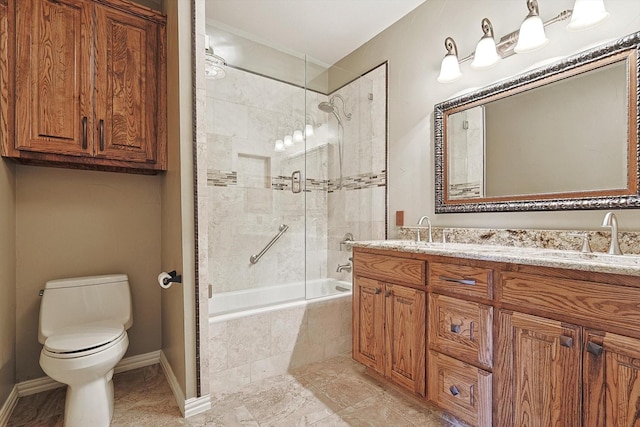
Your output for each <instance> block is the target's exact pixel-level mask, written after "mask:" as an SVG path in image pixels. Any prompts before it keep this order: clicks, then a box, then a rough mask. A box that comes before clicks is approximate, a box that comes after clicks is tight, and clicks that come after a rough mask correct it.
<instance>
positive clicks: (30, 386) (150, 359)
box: [0, 350, 160, 425]
mask: <svg viewBox="0 0 640 427" xmlns="http://www.w3.org/2000/svg"><path fill="white" fill-rule="evenodd" d="M159 362H160V350H156V351H152V352H150V353H145V354H138V355H136V356H131V357H125V358H124V359H122V360H121V361H120V362H119V363H118V364H117V365H116V368H115V370H114V371H115V373H116V374H119V373H121V372H126V371H131V370H133V369H138V368H144V367H145V366H151V365H155V364H156V363H159ZM64 386H65V385H64V384H62V383H59V382H57V381H54V380H52V379H51V378H49V377H42V378H36V379H35V380H28V381H22V382H19V383H18V384H16V388H17V390H18V397H24V396H30V395H32V394H36V393H41V392H43V391H47V390H53V389H54V388H58V387H64ZM0 425H1V424H0Z"/></svg>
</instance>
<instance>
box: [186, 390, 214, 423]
mask: <svg viewBox="0 0 640 427" xmlns="http://www.w3.org/2000/svg"><path fill="white" fill-rule="evenodd" d="M209 409H211V396H210V395H208V394H207V395H206V396H201V397H194V398H192V399H189V400H187V401H186V402H185V403H184V417H185V418H189V417H193V416H194V415H198V414H201V413H203V412H207V411H208V410H209Z"/></svg>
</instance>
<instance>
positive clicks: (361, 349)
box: [353, 257, 426, 396]
mask: <svg viewBox="0 0 640 427" xmlns="http://www.w3.org/2000/svg"><path fill="white" fill-rule="evenodd" d="M365 258H366V259H368V260H372V261H374V263H375V264H377V263H378V262H379V261H380V262H383V263H385V262H386V263H390V265H393V266H395V267H396V268H398V269H399V270H403V271H404V268H403V262H404V260H398V261H397V263H394V260H393V259H390V258H389V257H386V258H380V259H373V258H367V257H365ZM356 259H357V258H356ZM354 264H355V265H358V261H356V262H355V263H354ZM418 264H419V263H418ZM422 264H424V263H422ZM408 265H409V266H412V267H416V264H415V263H412V262H411V260H409V262H408V263H405V264H404V266H405V267H406V266H408ZM417 267H418V268H420V267H419V265H418V266H417ZM361 268H362V264H360V269H361ZM365 274H367V271H365ZM369 274H370V275H372V276H374V278H371V277H364V276H361V275H358V271H356V274H355V275H354V286H353V300H354V305H353V307H354V311H353V358H354V359H355V360H356V361H358V362H360V363H362V364H364V365H365V366H367V367H369V368H371V369H372V370H373V371H375V372H377V373H378V374H380V375H384V376H385V377H387V378H389V379H390V380H392V381H394V382H395V383H397V384H399V385H401V386H402V387H404V388H406V389H408V390H410V391H411V392H413V393H416V394H418V395H420V396H424V394H425V344H426V343H425V328H426V319H425V315H426V299H425V298H426V297H425V291H424V290H420V289H415V288H413V287H409V286H403V285H399V284H395V283H390V282H387V281H383V280H378V279H376V278H375V276H376V273H375V271H374V272H373V274H371V271H369ZM383 276H384V274H383Z"/></svg>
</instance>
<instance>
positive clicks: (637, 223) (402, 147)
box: [330, 0, 640, 236]
mask: <svg viewBox="0 0 640 427" xmlns="http://www.w3.org/2000/svg"><path fill="white" fill-rule="evenodd" d="M538 3H539V6H540V14H541V17H542V19H543V20H548V19H550V18H552V17H553V16H555V15H557V14H558V13H559V12H561V11H562V10H565V9H571V8H572V7H573V3H574V2H573V0H539V2H538ZM606 6H607V9H608V11H609V12H610V14H611V16H610V18H609V19H608V20H607V21H605V22H604V23H602V24H601V25H600V26H598V27H596V28H594V29H591V30H585V31H580V32H569V31H567V30H566V29H565V24H564V23H558V24H554V25H552V26H550V27H547V36H548V37H549V39H550V40H551V41H550V43H549V44H548V45H547V47H545V48H544V49H541V50H539V51H536V52H532V53H528V54H522V55H515V56H513V57H510V58H507V59H505V60H503V61H502V62H501V63H499V64H497V65H496V66H495V67H493V68H491V69H488V70H483V71H473V70H471V69H470V67H469V63H468V62H467V63H465V64H463V65H462V66H461V68H462V72H463V73H464V76H463V78H462V79H461V80H459V81H456V82H454V83H449V84H439V83H437V82H436V77H437V76H438V72H439V68H440V61H441V60H442V58H443V56H444V54H445V49H444V39H445V37H447V36H451V37H453V38H454V39H455V41H456V43H457V45H458V52H459V53H460V56H461V57H463V56H466V55H468V54H469V53H471V52H472V51H473V49H475V45H476V43H477V42H478V40H479V38H480V36H481V31H480V21H481V20H482V18H484V17H488V18H489V19H490V20H491V22H492V23H493V27H494V30H495V34H496V36H497V37H501V36H502V35H504V34H507V33H509V32H511V31H514V30H516V29H517V28H518V26H519V25H520V23H521V22H522V20H523V19H524V17H525V15H526V12H527V10H526V7H525V2H524V1H522V2H521V1H505V0H473V1H471V0H467V1H462V0H459V1H447V0H428V1H427V2H425V3H424V4H422V5H421V6H419V7H418V8H417V9H416V10H414V11H413V12H412V13H410V14H409V15H407V16H406V17H405V18H403V19H402V20H400V21H398V22H397V23H396V24H394V25H392V26H391V27H389V28H388V29H387V30H385V31H384V32H383V33H381V34H379V35H378V36H376V37H375V38H374V39H372V40H370V41H369V42H367V43H366V44H364V45H363V46H362V47H360V48H359V49H357V50H356V51H355V52H353V53H352V54H350V55H349V56H347V57H346V58H344V59H343V60H341V61H339V62H338V63H337V64H336V65H337V66H338V67H340V68H343V69H347V70H351V71H353V72H358V71H360V72H362V71H366V70H369V69H371V68H372V67H374V66H376V65H378V64H380V63H382V62H383V61H385V60H389V136H390V138H389V156H390V158H389V163H390V167H389V203H390V206H389V214H390V218H394V212H395V211H397V210H404V211H405V223H406V224H411V223H415V222H416V221H417V220H418V218H419V217H420V216H421V215H425V214H426V215H429V216H430V217H431V219H432V220H433V222H434V224H435V225H439V226H451V227H455V226H466V227H497V228H506V227H528V228H552V229H556V228H560V229H563V228H565V229H567V228H568V229H575V228H585V229H596V228H598V226H599V225H600V223H601V221H602V216H603V215H604V212H602V211H572V212H516V213H483V214H440V215H435V214H434V187H435V185H434V166H433V164H434V160H433V106H434V105H435V104H436V103H438V102H441V101H443V100H445V99H447V98H450V97H452V96H454V95H456V94H458V93H460V92H462V91H468V90H470V89H472V88H479V87H482V86H486V85H488V84H490V83H492V82H495V81H498V80H501V79H504V78H507V77H511V76H513V75H516V74H519V73H522V72H523V71H525V70H526V69H528V68H530V67H532V66H534V65H535V64H538V63H540V62H542V61H546V60H549V59H551V58H554V57H561V56H566V55H570V54H573V53H575V52H577V51H579V50H583V49H584V48H586V47H588V46H590V45H593V44H595V43H600V42H603V41H606V40H609V39H612V38H617V37H620V36H624V35H627V34H629V33H632V32H635V31H638V30H639V29H640V28H639V26H638V22H639V19H640V2H638V1H635V0H608V1H607V2H606ZM330 83H331V86H332V87H337V86H340V85H341V84H342V83H343V81H342V80H341V78H340V73H336V75H334V76H333V77H332V81H331V82H330ZM617 214H618V219H619V222H620V227H621V228H622V229H626V230H640V211H639V210H622V211H620V212H618V213H617ZM389 226H390V236H394V235H395V227H394V224H393V221H390V224H389Z"/></svg>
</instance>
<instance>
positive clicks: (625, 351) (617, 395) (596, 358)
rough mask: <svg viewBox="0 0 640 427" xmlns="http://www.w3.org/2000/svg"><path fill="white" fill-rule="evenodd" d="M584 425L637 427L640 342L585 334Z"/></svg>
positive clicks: (614, 336)
mask: <svg viewBox="0 0 640 427" xmlns="http://www.w3.org/2000/svg"><path fill="white" fill-rule="evenodd" d="M584 407H585V415H584V417H585V418H584V425H585V426H588V427H600V426H611V427H631V426H636V427H637V426H640V340H637V339H633V338H628V337H624V336H620V335H615V334H611V333H608V332H607V333H598V332H594V331H586V332H585V351H584Z"/></svg>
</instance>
